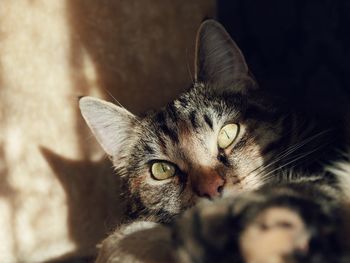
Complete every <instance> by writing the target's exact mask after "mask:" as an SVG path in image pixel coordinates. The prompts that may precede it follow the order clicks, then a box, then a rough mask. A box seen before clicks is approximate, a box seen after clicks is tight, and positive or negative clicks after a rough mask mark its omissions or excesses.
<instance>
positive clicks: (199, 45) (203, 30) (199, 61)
mask: <svg viewBox="0 0 350 263" xmlns="http://www.w3.org/2000/svg"><path fill="white" fill-rule="evenodd" d="M195 74H196V75H195V80H196V82H200V83H204V84H208V85H213V86H215V87H219V88H229V87H233V85H234V84H237V83H240V85H239V86H242V85H241V84H242V82H246V81H248V82H251V83H250V84H253V85H255V81H254V80H253V78H252V77H251V76H250V74H249V69H248V66H247V63H246V61H245V59H244V57H243V55H242V52H241V50H240V49H239V48H238V46H237V45H236V43H235V42H234V41H233V40H232V39H231V37H230V36H229V34H228V33H227V32H226V30H225V29H224V28H223V26H222V25H220V24H219V23H218V22H216V21H215V20H206V21H205V22H203V23H202V24H201V26H200V28H199V30H198V33H197V40H196V57H195ZM236 88H237V87H236ZM241 88H243V87H241Z"/></svg>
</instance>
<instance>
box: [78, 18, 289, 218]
mask: <svg viewBox="0 0 350 263" xmlns="http://www.w3.org/2000/svg"><path fill="white" fill-rule="evenodd" d="M80 107H81V110H82V114H83V116H84V118H85V120H86V121H87V123H88V125H89V126H90V128H91V129H92V131H93V132H94V134H95V135H96V137H97V139H98V141H99V142H100V143H101V145H102V147H103V148H104V150H105V151H106V152H107V154H109V155H110V156H111V157H112V158H113V163H114V166H115V168H116V170H117V173H118V174H119V175H120V176H123V178H124V179H125V182H126V193H127V194H128V195H127V196H126V198H128V199H129V200H131V201H132V202H133V203H132V211H134V212H136V213H140V214H142V213H144V214H146V215H152V216H153V217H155V219H157V220H166V219H167V218H169V215H170V216H171V215H175V214H178V213H179V212H181V211H183V210H184V209H186V208H188V207H190V206H192V205H194V204H195V203H196V202H197V201H198V200H199V199H201V198H216V197H221V196H229V195H236V194H237V193H240V192H242V191H246V190H252V189H255V188H257V187H259V186H261V185H262V184H263V183H264V182H265V178H264V176H263V174H264V173H261V171H262V169H263V167H264V165H265V164H266V162H267V160H268V159H269V158H270V156H271V155H273V152H274V149H275V147H274V146H276V144H278V143H280V139H281V134H283V131H282V129H283V126H284V125H282V122H283V117H281V115H280V113H278V112H277V111H276V110H275V109H273V108H272V107H271V106H270V104H269V103H268V102H267V101H266V100H265V99H264V98H262V97H261V96H260V95H259V90H258V89H257V88H256V85H255V82H254V80H253V79H252V78H251V77H250V76H249V73H248V68H247V66H246V64H245V61H244V58H243V56H242V55H241V53H240V51H239V49H238V48H237V47H236V45H235V44H234V43H233V42H232V40H231V39H230V38H229V36H228V35H227V33H226V32H225V31H224V29H223V28H222V27H221V26H220V25H218V24H217V23H216V22H214V21H207V22H205V23H204V24H203V25H202V26H201V28H200V30H199V33H198V37H197V59H196V83H195V85H194V87H193V88H192V89H190V90H189V91H188V92H186V93H184V94H183V95H182V96H180V97H179V98H178V99H177V100H175V101H173V102H172V103H170V104H168V105H167V107H165V108H164V109H161V110H160V111H158V112H156V113H151V114H148V115H146V116H145V117H144V118H137V117H136V116H134V115H132V114H131V113H130V112H128V111H127V110H125V109H123V108H120V107H118V106H115V105H113V104H111V103H107V102H104V101H101V100H98V99H94V98H89V97H85V98H82V99H81V100H80Z"/></svg>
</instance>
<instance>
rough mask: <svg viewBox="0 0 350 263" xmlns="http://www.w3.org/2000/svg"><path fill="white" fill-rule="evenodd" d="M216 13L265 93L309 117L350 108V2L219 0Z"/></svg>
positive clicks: (338, 0)
mask: <svg viewBox="0 0 350 263" xmlns="http://www.w3.org/2000/svg"><path fill="white" fill-rule="evenodd" d="M217 7H218V19H219V20H220V21H221V22H222V23H223V24H224V25H225V26H226V28H227V29H228V31H229V32H230V34H231V35H232V36H233V38H234V39H235V40H236V41H237V42H238V44H239V46H240V47H241V48H242V50H243V53H244V54H245V55H246V58H247V61H248V64H249V65H250V67H251V69H252V72H253V73H254V74H255V76H256V78H257V79H258V82H259V83H260V85H261V86H262V87H263V88H266V89H269V90H271V91H273V92H276V93H279V94H282V95H284V96H286V97H288V98H291V99H290V101H291V102H293V104H296V103H295V102H297V104H301V103H302V104H303V106H304V107H306V109H308V110H309V111H315V112H317V111H318V109H317V107H320V106H321V107H322V110H330V109H332V108H334V105H338V109H339V111H342V110H343V107H341V106H345V105H346V104H348V98H349V97H346V96H345V97H344V94H347V95H350V89H349V88H348V87H349V86H350V80H349V78H348V77H347V76H348V75H349V73H350V68H349V67H348V60H349V57H350V48H349V46H350V45H349V44H350V38H349V37H348V36H349V35H350V28H349V23H350V21H349V19H350V18H349V16H348V14H349V12H350V4H349V2H348V1H346V0H337V1H328V0H323V1H312V0H308V1H304V0H287V1H278V0H268V1H259V0H233V1H230V0H218V1H217ZM339 105H341V106H339Z"/></svg>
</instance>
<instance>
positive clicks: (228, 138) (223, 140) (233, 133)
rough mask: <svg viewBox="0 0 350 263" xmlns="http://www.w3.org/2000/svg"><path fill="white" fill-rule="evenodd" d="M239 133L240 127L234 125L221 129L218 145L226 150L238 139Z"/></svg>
mask: <svg viewBox="0 0 350 263" xmlns="http://www.w3.org/2000/svg"><path fill="white" fill-rule="evenodd" d="M238 132H239V125H238V124H235V123H232V124H227V125H225V126H224V127H222V128H221V130H220V132H219V136H218V145H219V147H220V148H221V149H226V148H227V147H228V146H230V145H231V144H232V143H233V142H234V141H235V140H236V138H237V135H238Z"/></svg>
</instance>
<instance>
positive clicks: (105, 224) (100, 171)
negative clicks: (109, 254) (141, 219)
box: [40, 147, 124, 261]
mask: <svg viewBox="0 0 350 263" xmlns="http://www.w3.org/2000/svg"><path fill="white" fill-rule="evenodd" d="M40 151H41V153H42V155H43V157H44V158H45V159H46V161H47V162H48V164H49V165H50V167H51V169H52V171H53V172H54V174H55V175H56V177H57V179H58V180H59V182H60V183H61V185H62V187H63V189H64V191H65V192H66V197H67V207H68V218H67V221H68V222H67V223H68V227H69V232H70V237H71V239H72V240H73V241H74V242H75V244H76V246H77V251H76V252H74V255H75V256H79V255H80V254H81V255H82V256H86V255H87V253H86V252H87V251H89V252H90V253H89V254H90V255H95V254H96V244H98V243H99V242H100V241H101V240H102V239H103V238H105V237H106V235H107V234H108V233H109V232H111V231H112V230H113V229H114V228H115V227H116V225H117V224H119V223H120V222H121V220H122V214H123V211H124V207H123V203H122V201H121V200H120V192H121V190H120V187H121V182H120V178H119V177H118V176H117V175H116V174H115V173H114V172H113V169H112V167H111V166H112V165H111V163H110V161H109V160H108V159H102V160H100V161H96V162H93V161H90V160H71V159H68V158H65V157H63V156H61V155H59V154H56V153H54V152H52V151H51V150H49V149H48V148H45V147H40ZM68 256H69V255H66V256H63V257H60V258H61V259H62V260H63V259H64V258H68ZM57 260H58V261H60V259H57Z"/></svg>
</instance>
